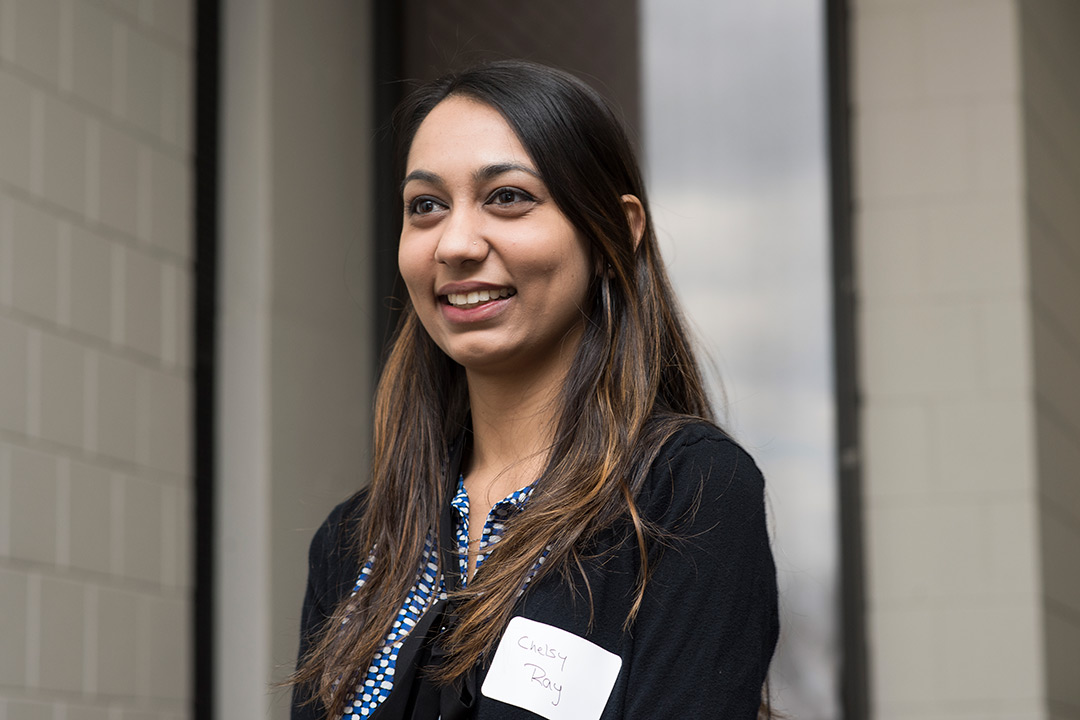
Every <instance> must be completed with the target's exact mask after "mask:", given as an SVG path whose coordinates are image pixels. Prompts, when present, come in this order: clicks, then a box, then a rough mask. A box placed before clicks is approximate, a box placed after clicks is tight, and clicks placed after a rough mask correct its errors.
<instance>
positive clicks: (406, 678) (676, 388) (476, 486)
mask: <svg viewBox="0 0 1080 720" xmlns="http://www.w3.org/2000/svg"><path fill="white" fill-rule="evenodd" d="M396 130H397V132H398V158H399V160H400V163H401V166H400V168H399V170H400V173H401V174H400V177H401V178H402V184H401V191H402V200H403V227H402V231H401V240H400V245H399V253H398V261H399V267H400V269H401V273H402V276H403V278H404V280H405V283H406V286H407V287H408V292H409V302H408V304H407V306H406V308H405V311H404V315H403V318H402V321H401V324H400V327H399V329H398V332H397V335H396V338H395V340H394V343H393V346H392V348H391V351H390V355H389V358H388V361H387V363H386V368H385V370H384V371H383V375H382V378H381V380H380V383H379V388H378V392H377V397H376V412H375V445H374V447H375V450H374V468H373V477H372V482H371V484H370V487H369V488H367V489H365V490H363V491H361V492H360V493H358V494H357V495H356V496H355V497H354V498H352V499H351V500H350V501H348V502H346V503H344V504H343V505H341V506H339V507H338V508H337V509H335V510H334V512H333V513H332V514H331V515H330V517H329V518H328V519H327V521H326V523H325V524H324V525H323V526H322V528H320V530H319V531H318V533H317V534H316V536H315V539H314V540H313V541H312V546H311V556H310V563H311V567H310V578H309V584H308V591H307V596H306V598H305V602H304V615H303V636H302V642H301V653H300V658H301V662H300V665H299V667H298V670H297V672H296V674H295V675H294V678H293V680H294V682H295V683H296V684H297V687H296V693H295V697H294V710H293V717H294V718H340V717H343V716H344V717H346V718H363V717H376V718H380V719H382V718H431V719H432V720H434V719H435V718H436V717H440V716H441V717H442V718H444V719H446V720H450V719H451V718H535V717H547V718H552V719H554V718H574V719H575V720H590V719H592V718H656V717H661V718H666V717H678V718H689V717H693V718H697V717H724V718H752V717H754V716H755V715H756V713H757V711H758V706H759V701H760V699H761V688H762V684H763V681H764V678H765V674H766V671H767V669H768V665H769V661H770V658H771V656H772V651H773V647H774V645H775V642H776V636H777V627H778V625H777V616H776V578H775V570H774V567H773V563H772V556H771V553H770V550H769V545H768V538H767V535H766V530H765V511H764V504H763V484H762V479H761V475H760V473H759V472H758V470H757V468H756V466H755V465H754V463H753V461H752V460H751V459H750V458H749V456H747V455H746V454H745V453H744V452H743V451H742V450H741V449H740V448H739V447H738V445H736V444H735V443H734V442H733V441H732V440H731V439H730V438H729V437H728V436H727V435H725V434H724V433H723V432H722V431H721V430H719V429H718V428H717V427H716V426H715V425H714V424H713V423H712V421H711V417H712V413H711V409H710V407H709V403H708V400H707V398H706V395H705V392H704V389H703V386H702V381H701V377H700V374H699V370H698V366H697V363H696V361H695V359H694V354H693V352H692V350H691V347H690V344H689V342H688V340H687V333H686V331H685V329H684V326H683V321H682V319H681V317H680V315H679V312H678V309H677V308H676V304H675V299H674V294H673V292H672V290H671V287H670V284H669V282H668V279H667V276H666V273H665V271H664V267H663V264H662V262H661V259H660V256H659V252H658V249H657V244H656V237H655V233H654V229H653V227H652V223H651V220H650V217H649V212H648V206H647V204H646V199H645V189H644V187H643V185H642V180H641V176H640V171H639V169H638V166H637V162H636V160H635V158H634V154H633V150H632V148H631V144H630V142H629V141H628V139H627V137H626V134H625V132H624V130H623V128H622V126H621V124H620V123H619V121H618V120H617V119H616V117H615V116H614V114H613V113H612V111H611V110H610V108H609V107H608V106H607V104H606V103H605V102H604V101H603V100H602V99H601V98H600V97H599V96H598V95H597V94H596V93H595V92H594V91H592V90H591V89H590V88H588V87H587V86H586V85H584V84H583V83H581V82H580V81H578V80H576V79H575V78H573V77H571V76H569V75H566V74H564V73H562V72H559V71H556V70H552V69H550V68H545V67H542V66H538V65H533V64H529V63H523V62H499V63H493V64H490V65H485V66H480V67H477V68H474V69H472V70H468V71H465V72H463V73H460V74H455V75H450V76H447V77H445V78H443V79H441V80H439V81H436V82H435V83H432V84H430V85H428V86H426V87H424V88H421V89H420V90H419V91H417V92H416V93H414V94H413V95H412V96H411V97H410V98H409V99H408V100H407V101H406V102H405V103H404V104H403V106H402V107H401V108H399V112H398V116H397V122H396ZM447 593H449V596H448V600H446V599H443V598H446V597H447Z"/></svg>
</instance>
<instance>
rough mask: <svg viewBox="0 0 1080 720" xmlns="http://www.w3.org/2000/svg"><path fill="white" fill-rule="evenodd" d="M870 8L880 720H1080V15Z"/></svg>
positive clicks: (858, 70)
mask: <svg viewBox="0 0 1080 720" xmlns="http://www.w3.org/2000/svg"><path fill="white" fill-rule="evenodd" d="M849 4H850V6H851V9H852V17H853V22H852V26H851V27H852V32H853V35H852V54H853V64H854V78H853V87H854V91H853V92H854V97H853V107H852V114H853V120H854V123H853V125H854V133H855V135H854V137H853V146H854V151H855V152H854V170H855V176H856V182H855V198H854V200H855V228H856V255H857V263H858V265H857V268H858V289H857V291H858V297H859V313H860V316H859V336H860V340H859V352H860V365H861V377H860V383H861V385H862V389H863V394H864V398H865V404H864V407H863V418H862V434H863V438H864V442H865V444H864V448H865V458H864V461H865V462H864V477H865V488H866V495H865V497H866V515H865V529H866V542H867V550H868V561H867V564H868V569H867V573H868V588H867V590H868V604H869V617H870V623H869V627H870V647H871V661H872V662H871V668H872V669H871V675H872V685H873V687H872V688H871V693H870V694H871V697H872V698H873V701H874V708H873V716H874V717H876V718H897V719H899V718H912V719H914V718H940V719H941V720H946V719H949V718H955V719H959V718H968V717H972V718H973V717H980V718H997V717H1017V718H1019V717H1023V718H1048V717H1076V716H1077V715H1076V708H1077V707H1080V695H1078V694H1077V690H1076V687H1077V686H1076V683H1075V678H1076V677H1077V673H1078V672H1080V669H1078V668H1080V620H1078V618H1080V595H1078V592H1080V591H1078V589H1077V587H1078V586H1077V584H1076V583H1075V582H1074V581H1073V580H1072V578H1073V577H1074V576H1075V571H1074V569H1073V566H1074V565H1075V559H1076V556H1077V552H1078V551H1080V493H1078V491H1077V489H1076V482H1075V480H1076V467H1077V462H1078V461H1080V440H1077V438H1080V409H1078V408H1080V392H1078V391H1077V388H1080V320H1077V318H1078V317H1080V315H1078V314H1077V313H1076V311H1075V308H1078V307H1080V210H1078V209H1077V207H1078V206H1077V203H1076V201H1075V199H1076V197H1077V196H1080V131H1078V128H1080V90H1078V89H1077V86H1076V83H1071V82H1069V81H1068V78H1069V77H1071V76H1070V74H1069V73H1070V72H1071V70H1070V68H1075V67H1078V66H1080V50H1078V49H1077V48H1078V47H1080V43H1078V42H1077V41H1078V40H1080V10H1078V8H1077V6H1076V4H1075V3H1069V2H1063V1H1061V0H1034V1H1033V2H1016V1H1015V0H985V1H982V2H975V1H972V0H905V1H900V0H852V1H851V2H850V3H849Z"/></svg>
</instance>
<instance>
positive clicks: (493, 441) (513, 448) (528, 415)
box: [466, 363, 569, 502]
mask: <svg viewBox="0 0 1080 720" xmlns="http://www.w3.org/2000/svg"><path fill="white" fill-rule="evenodd" d="M568 367H569V363H558V364H554V365H552V366H549V367H548V368H546V369H545V370H544V371H542V372H539V373H532V374H498V375H487V374H483V373H480V372H473V371H466V376H467V378H468V383H469V403H470V407H471V410H472V429H473V444H472V452H471V454H470V457H469V459H468V465H467V468H466V482H467V485H468V488H469V493H470V497H471V496H472V495H473V494H474V492H476V491H479V492H481V493H483V495H484V498H485V499H487V500H488V501H490V502H496V501H498V500H499V499H501V498H503V497H505V496H506V495H508V494H509V493H510V492H512V491H514V490H517V489H519V488H522V487H525V486H526V485H528V484H529V483H531V482H533V481H535V480H536V479H537V477H539V475H540V473H541V472H542V471H543V469H544V465H545V464H546V462H547V458H548V449H549V448H550V446H551V443H552V440H553V439H554V434H555V425H556V423H557V422H558V418H557V416H556V409H557V405H558V400H559V391H560V389H561V388H562V385H563V382H564V380H565V377H566V372H567V370H568Z"/></svg>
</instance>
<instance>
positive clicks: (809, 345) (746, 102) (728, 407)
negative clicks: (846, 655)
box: [640, 0, 840, 720]
mask: <svg viewBox="0 0 1080 720" xmlns="http://www.w3.org/2000/svg"><path fill="white" fill-rule="evenodd" d="M641 10H642V17H641V26H640V27H641V33H642V72H643V82H642V88H641V90H642V98H643V114H642V116H643V124H644V148H645V158H646V166H647V173H648V176H649V178H648V179H649V188H650V192H651V201H652V207H653V210H654V213H655V215H656V225H657V228H658V231H659V235H660V242H661V247H662V248H663V250H664V253H665V257H666V258H667V260H668V262H669V265H670V268H671V272H672V280H673V283H674V285H675V286H676V288H677V292H678V294H679V296H680V298H681V300H682V302H683V304H684V309H685V310H686V311H687V314H688V315H689V317H690V320H691V325H692V326H694V327H695V328H696V330H697V332H698V333H699V335H700V337H701V339H702V341H703V345H704V346H705V349H706V350H707V352H708V354H709V356H710V358H711V361H712V363H713V370H716V371H718V372H717V373H714V375H713V379H714V384H713V390H714V398H715V400H716V401H717V405H718V406H719V409H720V411H721V420H722V421H723V422H724V423H725V424H726V427H727V429H728V430H729V431H731V432H732V433H733V434H734V435H735V437H736V438H737V439H738V440H739V441H740V442H741V443H742V444H743V445H744V446H745V447H746V448H747V449H748V450H749V451H750V452H751V454H752V455H753V456H754V457H755V458H756V459H757V461H758V463H759V464H760V465H761V467H762V469H763V471H764V473H765V476H766V479H767V483H768V502H769V509H770V512H771V515H772V525H773V531H774V550H775V553H776V560H777V567H778V572H779V580H780V592H781V599H780V602H781V624H782V628H781V639H780V648H779V650H778V655H777V657H776V659H775V660H774V663H773V673H772V691H773V697H774V701H775V705H776V707H778V708H779V709H781V710H784V711H787V712H789V713H790V715H791V716H792V717H798V718H800V720H815V719H818V718H837V717H839V713H840V710H839V701H838V697H837V692H838V686H839V681H838V677H839V676H838V671H839V663H838V660H839V658H838V652H839V646H840V644H839V636H838V627H837V610H836V608H837V602H838V597H839V593H838V585H837V583H838V560H837V545H836V542H837V534H838V528H839V526H838V518H837V504H836V497H837V491H836V468H835V461H834V446H835V441H834V435H835V431H834V415H835V410H834V396H833V380H832V350H831V348H832V341H831V333H832V328H831V305H830V302H831V301H830V297H831V292H830V282H831V280H830V250H829V235H828V172H827V164H826V163H827V147H826V126H825V112H826V94H825V84H824V76H825V75H824V74H825V48H824V26H823V21H824V8H823V7H822V4H821V2H819V1H818V0H757V1H756V2H745V1H744V0H710V1H709V2H694V1H692V0H678V1H673V0H643V2H642V4H641ZM706 371H707V372H709V368H706ZM716 375H718V376H719V379H720V380H721V381H722V389H721V384H720V382H716Z"/></svg>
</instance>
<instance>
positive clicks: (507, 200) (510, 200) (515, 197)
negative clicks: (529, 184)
mask: <svg viewBox="0 0 1080 720" xmlns="http://www.w3.org/2000/svg"><path fill="white" fill-rule="evenodd" d="M535 201H536V198H534V197H533V196H532V195H530V194H529V193H527V192H525V191H524V190H520V189H518V188H512V187H503V188H499V189H498V190H496V191H495V192H493V193H491V195H490V196H489V197H488V201H487V204H488V205H497V206H501V207H506V206H509V205H517V204H519V203H529V202H535Z"/></svg>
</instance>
